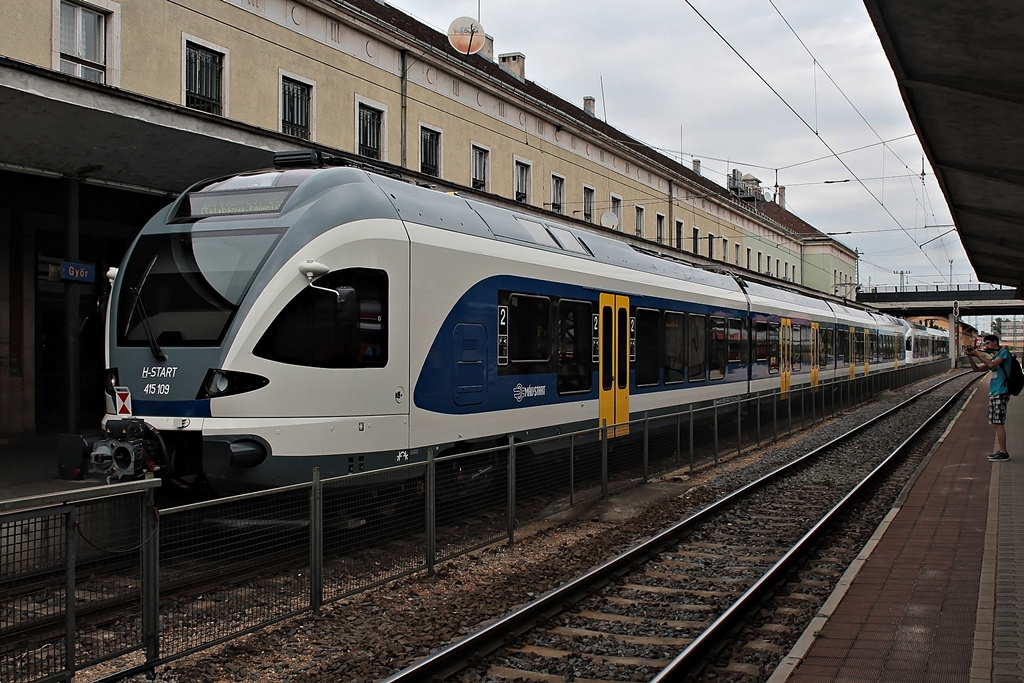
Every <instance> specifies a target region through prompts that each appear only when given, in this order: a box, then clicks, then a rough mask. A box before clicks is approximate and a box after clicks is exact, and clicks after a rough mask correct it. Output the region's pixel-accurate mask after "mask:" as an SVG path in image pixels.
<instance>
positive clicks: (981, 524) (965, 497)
mask: <svg viewBox="0 0 1024 683" xmlns="http://www.w3.org/2000/svg"><path fill="white" fill-rule="evenodd" d="M994 438H995V437H994V431H993V429H992V427H991V426H989V424H988V383H987V381H986V380H982V381H981V382H980V383H979V384H978V385H977V389H976V390H975V391H974V394H973V395H972V397H971V398H970V400H969V401H968V403H967V404H966V406H965V407H964V409H963V410H962V412H961V413H960V415H959V417H958V418H957V420H956V422H955V423H954V424H953V425H952V426H951V427H950V429H949V430H948V431H947V433H946V434H945V436H944V438H943V439H942V440H941V441H940V443H939V444H938V445H937V446H936V447H935V449H933V451H932V453H931V455H930V457H929V459H928V461H927V462H926V463H925V464H924V466H923V467H922V469H921V470H920V471H919V472H918V477H917V479H916V481H914V482H913V483H912V485H911V486H910V487H909V488H908V490H907V491H905V492H904V494H903V497H902V499H901V501H900V503H898V504H897V507H896V508H894V509H893V511H892V512H891V513H890V514H889V515H888V516H887V518H886V521H885V522H883V523H882V525H880V527H879V529H878V531H877V532H876V533H875V536H874V537H873V538H872V540H871V541H870V542H869V543H868V545H867V546H866V547H865V548H864V551H863V552H862V553H861V557H860V558H858V561H857V563H856V564H855V565H854V566H853V567H851V568H850V571H849V572H847V574H846V575H845V576H844V577H843V580H842V582H841V585H840V586H839V587H838V588H837V589H836V592H835V593H834V594H833V595H832V597H831V598H830V599H829V600H828V601H827V602H826V604H825V605H824V606H823V608H822V610H821V612H820V613H819V617H818V619H816V620H815V623H814V624H813V625H812V626H811V627H810V628H809V629H808V630H807V632H805V633H804V635H803V637H802V638H801V639H800V642H799V643H798V644H797V646H796V648H794V650H793V652H791V653H790V655H789V656H788V657H787V658H786V659H785V660H784V662H783V664H782V666H780V667H779V668H778V670H777V671H776V672H775V674H774V675H773V676H772V677H771V679H770V683H780V682H781V681H787V682H788V683H826V682H829V683H839V682H843V683H852V682H855V681H856V682H861V681H864V682H867V681H892V682H899V683H913V682H917V681H920V682H922V683H942V682H946V681H948V682H950V683H954V682H955V683H963V682H967V681H970V682H972V683H981V682H983V681H984V682H989V681H994V682H997V683H1009V682H1010V681H1013V682H1017V681H1022V680H1024V638H1022V636H1024V624H1022V622H1021V618H1022V616H1024V395H1022V396H1019V397H1015V398H1013V399H1011V401H1010V408H1009V414H1008V417H1007V441H1008V450H1009V451H1010V458H1011V459H1010V460H1009V461H1007V462H1000V463H990V462H989V461H988V460H987V459H986V455H987V454H988V453H991V452H992V451H993V450H994V447H993V446H994Z"/></svg>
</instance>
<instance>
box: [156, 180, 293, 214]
mask: <svg viewBox="0 0 1024 683" xmlns="http://www.w3.org/2000/svg"><path fill="white" fill-rule="evenodd" d="M293 189H295V188H292V187H288V188H270V189H259V190H231V191H227V192H191V193H189V194H187V195H186V196H185V198H184V199H183V200H182V202H181V205H180V206H179V207H178V212H177V216H176V218H178V219H183V218H185V219H188V218H191V219H196V218H210V217H213V216H238V215H246V214H254V213H278V212H279V211H280V210H281V207H282V206H283V205H284V203H285V201H286V200H287V199H288V196H289V195H290V194H291V193H292V190H293Z"/></svg>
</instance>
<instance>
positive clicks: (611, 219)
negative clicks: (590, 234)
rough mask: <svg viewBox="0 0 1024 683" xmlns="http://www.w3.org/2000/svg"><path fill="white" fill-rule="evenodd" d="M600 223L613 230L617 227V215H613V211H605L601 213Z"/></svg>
mask: <svg viewBox="0 0 1024 683" xmlns="http://www.w3.org/2000/svg"><path fill="white" fill-rule="evenodd" d="M601 225H603V226H604V227H606V228H611V229H612V230H614V229H615V228H617V227H619V217H618V216H616V215H615V212H614V211H605V212H604V213H602V214H601Z"/></svg>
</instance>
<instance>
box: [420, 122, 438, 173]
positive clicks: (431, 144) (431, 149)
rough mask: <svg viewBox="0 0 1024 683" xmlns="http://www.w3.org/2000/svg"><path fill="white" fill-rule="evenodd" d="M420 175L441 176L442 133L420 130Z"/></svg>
mask: <svg viewBox="0 0 1024 683" xmlns="http://www.w3.org/2000/svg"><path fill="white" fill-rule="evenodd" d="M420 173H423V174H424V175H431V176H434V177H435V178H438V177H440V176H441V133H440V132H438V131H436V130H431V129H430V128H420Z"/></svg>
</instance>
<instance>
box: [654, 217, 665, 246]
mask: <svg viewBox="0 0 1024 683" xmlns="http://www.w3.org/2000/svg"><path fill="white" fill-rule="evenodd" d="M654 224H655V227H656V228H657V234H656V238H657V240H658V244H664V243H665V216H664V215H663V214H660V213H659V214H657V215H656V216H655V217H654Z"/></svg>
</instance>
